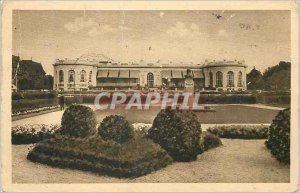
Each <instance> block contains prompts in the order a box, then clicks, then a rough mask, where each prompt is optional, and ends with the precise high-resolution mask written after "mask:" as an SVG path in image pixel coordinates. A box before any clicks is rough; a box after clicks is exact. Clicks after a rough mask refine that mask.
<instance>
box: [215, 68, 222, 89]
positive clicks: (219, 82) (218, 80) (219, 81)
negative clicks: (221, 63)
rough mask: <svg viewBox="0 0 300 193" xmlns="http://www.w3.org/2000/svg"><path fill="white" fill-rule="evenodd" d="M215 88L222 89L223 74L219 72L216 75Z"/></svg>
mask: <svg viewBox="0 0 300 193" xmlns="http://www.w3.org/2000/svg"><path fill="white" fill-rule="evenodd" d="M216 87H223V73H222V72H220V71H218V72H217V73H216Z"/></svg>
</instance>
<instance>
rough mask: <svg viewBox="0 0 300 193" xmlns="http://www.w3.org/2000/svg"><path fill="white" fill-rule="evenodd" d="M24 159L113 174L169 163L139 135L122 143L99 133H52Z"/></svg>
mask: <svg viewBox="0 0 300 193" xmlns="http://www.w3.org/2000/svg"><path fill="white" fill-rule="evenodd" d="M27 159H29V160H31V161H33V162H39V163H43V164H48V165H52V166H57V167H63V168H64V167H68V168H73V169H80V170H88V171H92V172H95V173H100V174H106V175H110V176H115V177H138V176H142V175H145V174H148V173H150V172H152V171H155V170H158V169H160V168H162V167H165V166H167V165H168V164H170V163H171V162H172V159H171V157H170V156H169V155H168V154H167V152H166V151H165V150H163V149H162V148H161V147H160V146H159V145H158V144H155V143H153V142H152V141H151V140H149V139H147V138H145V137H141V136H140V135H136V136H135V137H134V138H133V139H131V140H129V141H127V142H125V143H123V144H119V143H116V142H114V141H104V140H103V139H101V138H100V137H99V135H94V136H92V137H86V138H71V137H63V136H56V137H55V138H52V139H49V140H45V141H43V142H41V143H38V144H37V145H36V146H35V147H34V149H33V150H32V151H31V152H30V153H29V154H28V156H27Z"/></svg>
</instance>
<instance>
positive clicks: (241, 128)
mask: <svg viewBox="0 0 300 193" xmlns="http://www.w3.org/2000/svg"><path fill="white" fill-rule="evenodd" d="M207 131H208V132H210V133H212V134H214V135H217V136H219V137H221V138H231V139H266V138H267V137H268V127H266V126H263V125H229V126H215V127H211V128H208V129H207Z"/></svg>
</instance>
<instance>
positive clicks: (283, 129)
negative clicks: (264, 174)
mask: <svg viewBox="0 0 300 193" xmlns="http://www.w3.org/2000/svg"><path fill="white" fill-rule="evenodd" d="M290 119H291V110H290V108H288V109H285V110H282V111H279V113H278V114H277V115H276V117H275V119H274V120H273V122H272V124H271V126H270V129H269V130H270V131H269V137H268V140H267V141H266V146H267V148H268V149H270V150H271V153H272V154H273V155H274V157H276V159H277V160H279V161H280V162H283V163H285V164H290V132H291V128H290Z"/></svg>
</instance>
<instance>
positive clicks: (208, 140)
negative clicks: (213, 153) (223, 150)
mask: <svg viewBox="0 0 300 193" xmlns="http://www.w3.org/2000/svg"><path fill="white" fill-rule="evenodd" d="M202 138H203V140H202V141H203V148H204V151H207V150H209V149H212V148H216V147H219V146H221V145H222V141H221V140H220V138H219V137H218V136H216V135H214V134H212V133H210V132H205V131H204V132H202Z"/></svg>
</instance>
